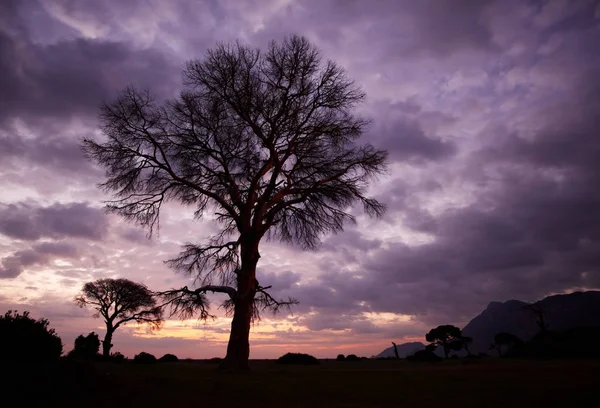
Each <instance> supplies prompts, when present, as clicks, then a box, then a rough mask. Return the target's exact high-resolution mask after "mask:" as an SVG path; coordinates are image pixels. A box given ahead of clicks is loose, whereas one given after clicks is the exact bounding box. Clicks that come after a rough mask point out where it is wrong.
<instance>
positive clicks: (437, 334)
mask: <svg viewBox="0 0 600 408" xmlns="http://www.w3.org/2000/svg"><path fill="white" fill-rule="evenodd" d="M461 337H462V334H461V332H460V329H459V328H458V327H456V326H452V325H449V324H447V325H443V326H438V327H436V328H435V329H431V330H430V331H429V333H427V334H426V335H425V339H426V340H427V341H429V342H431V343H432V344H435V345H436V346H442V348H443V349H444V356H445V357H446V358H448V353H449V352H450V350H451V349H454V348H455V347H456V345H455V343H454V342H456V341H457V340H458V341H460V338H461Z"/></svg>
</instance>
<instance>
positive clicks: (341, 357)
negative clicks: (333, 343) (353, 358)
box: [335, 354, 346, 361]
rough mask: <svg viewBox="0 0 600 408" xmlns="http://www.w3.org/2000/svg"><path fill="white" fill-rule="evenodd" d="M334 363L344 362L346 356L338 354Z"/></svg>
mask: <svg viewBox="0 0 600 408" xmlns="http://www.w3.org/2000/svg"><path fill="white" fill-rule="evenodd" d="M335 360H336V361H344V360H346V356H344V355H343V354H338V356H337V357H336V359H335Z"/></svg>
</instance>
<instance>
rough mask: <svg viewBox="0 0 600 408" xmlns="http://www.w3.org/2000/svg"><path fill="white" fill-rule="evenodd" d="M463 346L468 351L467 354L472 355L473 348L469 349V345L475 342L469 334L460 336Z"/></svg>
mask: <svg viewBox="0 0 600 408" xmlns="http://www.w3.org/2000/svg"><path fill="white" fill-rule="evenodd" d="M460 341H461V343H462V344H461V345H462V348H464V349H465V351H466V352H467V356H471V355H472V354H471V350H469V346H470V345H471V344H473V338H472V337H468V336H461V338H460Z"/></svg>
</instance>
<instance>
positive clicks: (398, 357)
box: [392, 341, 400, 360]
mask: <svg viewBox="0 0 600 408" xmlns="http://www.w3.org/2000/svg"><path fill="white" fill-rule="evenodd" d="M392 345H393V346H394V355H395V356H396V360H400V355H399V354H398V346H397V345H396V343H394V342H393V341H392Z"/></svg>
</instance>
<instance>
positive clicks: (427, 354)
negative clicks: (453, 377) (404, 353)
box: [406, 350, 442, 362]
mask: <svg viewBox="0 0 600 408" xmlns="http://www.w3.org/2000/svg"><path fill="white" fill-rule="evenodd" d="M406 359H407V360H408V361H425V362H428V361H430V362H433V361H440V360H441V359H442V358H441V357H440V356H438V355H437V354H435V353H434V352H433V351H431V350H419V351H417V352H416V353H414V354H412V355H410V356H408V357H406Z"/></svg>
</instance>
